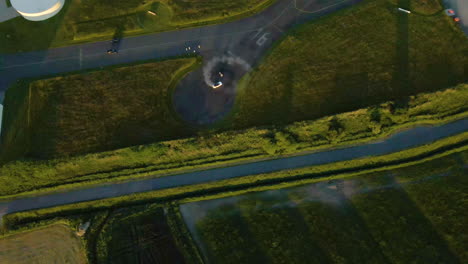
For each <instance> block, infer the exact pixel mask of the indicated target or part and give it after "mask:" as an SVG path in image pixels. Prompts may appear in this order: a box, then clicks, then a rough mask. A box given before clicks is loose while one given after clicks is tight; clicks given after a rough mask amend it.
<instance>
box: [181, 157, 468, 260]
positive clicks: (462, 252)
mask: <svg viewBox="0 0 468 264" xmlns="http://www.w3.org/2000/svg"><path fill="white" fill-rule="evenodd" d="M467 164H468V153H467V152H466V151H465V152H461V153H456V154H453V155H450V156H446V157H443V158H440V159H437V160H433V161H429V162H426V163H421V164H419V165H413V166H410V167H404V168H400V169H395V170H392V171H384V172H379V173H371V174H366V175H361V176H356V177H353V178H348V179H345V180H333V181H328V182H318V183H315V184H310V185H305V186H299V187H294V188H289V189H280V190H273V191H266V192H259V193H251V194H247V195H243V196H236V197H229V198H222V199H217V200H207V201H199V202H193V203H187V204H182V205H181V207H180V211H181V213H182V216H183V217H184V219H185V221H186V223H187V227H188V228H189V230H190V232H191V233H192V236H193V238H194V240H195V241H196V243H197V245H198V246H199V248H200V250H201V252H202V253H203V255H204V257H205V259H207V260H208V262H209V263H466V262H468V254H467V252H466V244H467V243H468V240H467V238H468V233H467V230H468V225H467V223H466V221H464V219H466V218H467V217H468V214H467V212H466V207H467V206H468V204H467V200H466V193H467V192H468V190H467V186H468V178H466V175H467V172H468V166H467ZM304 260H307V261H304Z"/></svg>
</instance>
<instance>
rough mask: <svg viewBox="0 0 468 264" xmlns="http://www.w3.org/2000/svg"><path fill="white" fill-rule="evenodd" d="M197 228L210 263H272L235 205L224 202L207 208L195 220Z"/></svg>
mask: <svg viewBox="0 0 468 264" xmlns="http://www.w3.org/2000/svg"><path fill="white" fill-rule="evenodd" d="M197 230H199V231H198V232H199V234H200V237H201V239H202V241H203V242H204V243H203V244H204V246H205V247H206V249H207V254H208V256H207V258H208V259H209V260H212V263H246V264H247V263H270V262H271V261H270V260H269V259H268V257H267V255H266V254H265V253H264V251H263V250H261V249H260V247H259V243H258V242H257V241H256V239H255V236H253V234H252V233H251V231H250V230H249V228H248V225H247V223H246V222H245V219H244V218H243V217H242V215H241V213H240V210H239V209H238V208H236V207H235V206H234V205H223V206H221V207H219V208H216V209H215V210H212V211H209V212H208V214H207V216H206V217H205V218H204V219H202V220H201V221H199V222H197ZM230 236H233V237H230ZM236 261H240V262H236Z"/></svg>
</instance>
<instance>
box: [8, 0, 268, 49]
mask: <svg viewBox="0 0 468 264" xmlns="http://www.w3.org/2000/svg"><path fill="white" fill-rule="evenodd" d="M273 2H274V0H235V1H219V0H160V1H158V0H148V1H142V0H86V1H82V0H68V1H66V2H65V6H64V8H63V9H62V10H61V11H60V13H59V14H58V15H56V16H54V17H53V18H51V19H48V20H46V21H41V22H31V21H28V20H25V19H23V18H14V19H12V20H9V21H6V22H3V23H0V43H2V45H1V46H0V52H18V51H27V50H37V49H46V48H49V47H51V46H52V47H54V46H63V45H69V44H73V43H79V42H87V41H94V40H102V39H109V38H111V37H112V36H114V35H120V34H125V35H136V34H145V33H151V32H158V31H166V30H173V29H177V28H181V27H187V26H190V25H198V24H209V23H221V22H223V21H226V20H229V19H234V18H236V17H242V16H246V15H249V14H252V13H254V12H257V11H260V10H262V9H263V8H265V7H266V6H268V5H269V4H271V3H273ZM148 11H151V12H153V13H155V15H152V14H150V13H148ZM33 24H34V25H33ZM31 27H34V28H35V29H36V30H34V31H31V30H30V28H31Z"/></svg>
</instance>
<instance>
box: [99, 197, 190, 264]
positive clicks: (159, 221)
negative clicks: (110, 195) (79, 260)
mask: <svg viewBox="0 0 468 264" xmlns="http://www.w3.org/2000/svg"><path fill="white" fill-rule="evenodd" d="M97 245H98V247H97V249H96V252H97V263H167V264H172V263H186V262H185V261H184V259H183V257H182V255H181V253H180V252H179V250H178V249H177V247H176V245H175V243H174V239H173V238H172V235H171V231H170V229H169V226H168V224H167V223H166V219H165V216H164V212H163V208H161V207H155V206H150V207H146V208H142V207H134V208H127V209H121V210H117V211H116V212H115V213H113V214H112V215H111V217H110V218H109V219H108V221H107V223H106V225H105V227H104V228H103V230H102V231H101V232H100V234H99V237H98V243H97Z"/></svg>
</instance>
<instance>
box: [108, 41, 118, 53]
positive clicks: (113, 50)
mask: <svg viewBox="0 0 468 264" xmlns="http://www.w3.org/2000/svg"><path fill="white" fill-rule="evenodd" d="M119 46H120V38H113V39H112V41H111V48H110V49H108V50H107V54H117V53H119Z"/></svg>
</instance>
